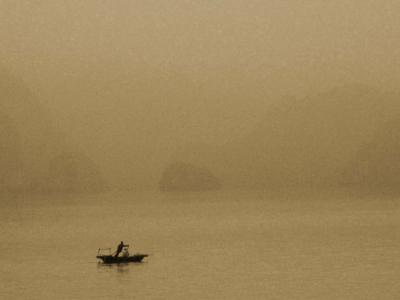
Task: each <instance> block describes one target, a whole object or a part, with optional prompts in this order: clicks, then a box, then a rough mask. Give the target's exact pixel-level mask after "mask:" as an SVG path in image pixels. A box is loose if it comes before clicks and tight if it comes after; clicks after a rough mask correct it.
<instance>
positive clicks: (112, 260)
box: [96, 245, 149, 264]
mask: <svg viewBox="0 0 400 300" xmlns="http://www.w3.org/2000/svg"><path fill="white" fill-rule="evenodd" d="M128 248H129V245H124V246H123V249H122V252H121V255H119V256H115V254H116V252H114V253H111V248H99V250H98V251H97V255H96V258H97V259H99V260H101V261H102V262H103V263H104V264H120V263H130V262H134V263H140V262H142V261H143V259H144V258H145V257H148V256H149V255H148V254H140V253H136V254H133V255H130V254H129V251H128ZM105 252H108V253H105Z"/></svg>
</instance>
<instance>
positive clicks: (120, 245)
mask: <svg viewBox="0 0 400 300" xmlns="http://www.w3.org/2000/svg"><path fill="white" fill-rule="evenodd" d="M124 246H125V245H124V242H123V241H121V243H119V245H118V247H117V252H116V253H115V257H118V255H119V254H120V253H121V251H122V249H124Z"/></svg>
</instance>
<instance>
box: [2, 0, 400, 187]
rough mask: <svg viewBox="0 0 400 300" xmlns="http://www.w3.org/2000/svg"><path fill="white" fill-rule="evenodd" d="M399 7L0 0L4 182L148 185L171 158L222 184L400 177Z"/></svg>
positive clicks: (369, 182) (371, 181)
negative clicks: (399, 138)
mask: <svg viewBox="0 0 400 300" xmlns="http://www.w3.org/2000/svg"><path fill="white" fill-rule="evenodd" d="M399 13H400V4H399V3H398V1H365V0H364V1H359V0H357V1H351V2H344V1H331V2H328V1H322V0H321V1H215V2H203V1H202V2H199V1H181V0H179V1H178V0H177V1H165V2H162V1H118V3H117V2H104V1H102V2H99V1H93V0H89V1H67V2H65V1H49V0H43V1H40V2H34V1H11V0H5V1H0V38H1V47H0V108H1V110H0V125H1V127H0V142H1V144H0V147H1V148H0V149H1V156H0V170H1V171H0V176H1V178H0V189H1V190H2V191H19V190H28V191H61V192H64V191H99V190H104V189H137V190H142V189H158V188H159V183H160V180H161V179H162V178H163V176H164V175H165V173H164V171H165V170H168V168H170V167H171V166H176V164H177V163H178V164H179V163H182V164H188V165H190V166H193V170H203V171H204V172H203V171H202V172H203V173H201V174H209V175H207V176H206V177H207V178H214V176H215V178H216V181H218V184H217V185H212V186H219V185H221V186H222V188H226V189H233V188H243V189H254V188H261V189H269V188H271V189H273V188H277V187H279V188H281V187H288V188H296V187H299V186H305V187H313V188H318V187H320V188H327V187H328V188H336V187H341V186H346V187H349V186H350V187H357V188H360V187H361V188H364V187H367V186H368V187H369V188H371V186H373V187H374V188H376V189H377V190H387V189H398V186H399V185H398V183H399V178H400V177H399V175H400V156H399V154H400V145H399V142H398V133H397V132H399V130H400V125H399V111H400V102H399V95H400V91H399V90H398V82H399V79H400V68H399V64H400V52H399V49H400V39H399V38H398V37H399V36H400V32H399V31H400V26H399V25H400V22H399V19H398V14H399ZM191 168H192V167H191ZM196 168H198V169H196ZM176 172H177V174H178V175H179V170H178V171H176ZM185 172H186V171H185ZM196 172H197V171H194V173H196ZM171 176H174V175H171ZM194 176H195V175H194ZM202 176H203V175H202ZM178 177H179V176H178ZM201 180H202V179H201V178H199V187H201V186H202V183H201V182H200V181H201ZM207 180H208V179H207ZM205 186H207V184H206V185H205Z"/></svg>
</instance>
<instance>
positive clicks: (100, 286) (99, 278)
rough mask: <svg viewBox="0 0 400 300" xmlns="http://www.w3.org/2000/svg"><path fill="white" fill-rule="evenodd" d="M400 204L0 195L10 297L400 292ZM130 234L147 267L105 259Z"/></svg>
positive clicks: (3, 280) (0, 275)
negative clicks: (100, 252)
mask: <svg viewBox="0 0 400 300" xmlns="http://www.w3.org/2000/svg"><path fill="white" fill-rule="evenodd" d="M399 203H400V199H397V198H395V197H354V196H353V197H351V196H346V195H345V194H343V195H340V196H330V197H326V196H320V197H315V196H314V197H310V196H308V197H307V196H301V195H297V196H296V195H291V196H279V197H278V196H273V195H267V194H264V193H227V192H219V193H203V194H164V195H163V194H158V193H141V194H140V193H119V194H111V193H110V194H104V195H91V196H87V195H86V196H68V197H66V196H64V197H61V196H53V197H49V196H47V197H30V196H24V197H23V196H20V197H14V198H2V199H1V201H0V209H1V210H0V225H1V226H0V239H1V240H0V242H1V243H0V252H1V256H0V265H1V269H0V298H1V299H399V295H400V284H399V279H400V234H399V233H400V210H399V205H398V204H399ZM120 240H123V241H124V242H126V243H129V244H130V245H131V248H132V249H131V252H142V253H149V254H150V257H149V258H148V259H147V261H146V262H145V263H142V264H124V265H113V266H107V265H101V264H98V263H97V261H96V259H95V255H96V252H97V248H99V247H114V248H115V247H116V246H117V244H118V242H119V241H120Z"/></svg>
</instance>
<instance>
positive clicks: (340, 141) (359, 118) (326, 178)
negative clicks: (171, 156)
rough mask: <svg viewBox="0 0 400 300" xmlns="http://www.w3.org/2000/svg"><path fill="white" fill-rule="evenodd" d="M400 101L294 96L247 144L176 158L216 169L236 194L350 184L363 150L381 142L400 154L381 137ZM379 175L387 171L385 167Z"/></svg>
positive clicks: (381, 96)
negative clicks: (246, 189)
mask: <svg viewBox="0 0 400 300" xmlns="http://www.w3.org/2000/svg"><path fill="white" fill-rule="evenodd" d="M399 100H400V97H399V94H398V93H396V92H391V93H384V92H381V91H379V90H376V89H374V88H370V87H368V86H362V85H348V86H343V87H339V88H335V89H332V90H331V91H328V92H326V93H322V94H317V95H314V96H310V97H306V98H304V99H295V98H288V99H285V100H283V101H281V102H279V103H276V104H275V105H274V106H272V107H271V108H270V110H269V112H268V114H267V115H266V116H265V118H264V119H263V121H262V122H260V124H259V126H258V127H257V128H256V129H255V130H254V131H253V132H252V133H251V134H250V135H249V136H247V137H245V138H243V139H242V140H240V141H235V142H232V143H229V144H226V145H224V146H221V147H208V146H204V147H198V148H197V149H194V148H190V149H187V151H181V153H179V154H178V155H177V156H179V157H181V158H185V159H183V161H186V162H189V163H191V162H196V163H197V164H198V165H201V166H204V167H205V168H209V169H210V170H211V171H212V172H213V173H214V174H215V175H216V176H217V177H219V178H221V180H222V181H223V183H224V185H225V186H227V187H232V188H250V189H252V188H262V189H264V188H279V189H281V188H296V187H309V188H316V187H320V188H326V187H340V186H342V185H344V181H345V177H346V176H347V178H348V180H347V182H350V181H351V180H350V179H349V178H350V177H349V175H346V176H345V175H344V174H345V173H346V174H349V173H352V172H355V173H357V172H358V171H357V168H360V167H361V164H360V162H357V159H358V157H359V154H360V151H361V149H365V148H367V149H370V150H368V151H371V149H373V148H374V147H375V146H376V145H377V144H380V146H379V147H383V148H385V147H386V148H390V149H392V150H393V151H395V153H396V155H398V154H400V153H399V152H398V150H396V149H397V148H396V149H394V148H393V147H394V144H393V143H392V144H390V141H389V139H387V138H386V139H382V138H380V136H382V132H379V130H382V128H385V127H384V126H385V124H387V123H388V122H390V120H393V119H395V118H396V117H397V112H399V111H400V101H399ZM374 145H375V146H374ZM365 151H367V150H363V151H362V152H364V153H365ZM368 151H367V152H368ZM371 155H372V154H371ZM371 155H367V154H364V156H365V157H371ZM396 155H393V156H392V158H391V160H389V161H391V162H393V163H394V164H395V165H396V164H397V163H398V162H399V157H398V156H396ZM372 156H374V155H372ZM377 156H378V154H376V155H375V158H374V159H372V158H371V159H372V160H371V161H370V162H369V163H370V164H373V165H376V167H374V168H375V169H379V167H378V165H379V163H380V162H379V161H380V160H379V159H377ZM367 160H368V159H367ZM349 166H351V167H349ZM369 168H370V169H372V166H370V167H369ZM396 168H397V167H396ZM345 170H346V171H345ZM349 170H350V171H349ZM396 170H397V169H396ZM399 171H400V169H399ZM399 171H396V172H392V173H393V174H397V172H399ZM380 172H383V173H385V171H384V169H382V170H381V171H380ZM399 174H400V172H399ZM372 178H373V176H372V177H370V179H368V180H372ZM381 178H387V177H385V176H383V177H382V176H381ZM346 186H348V184H347V185H346Z"/></svg>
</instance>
